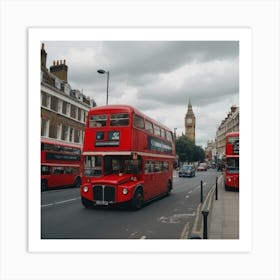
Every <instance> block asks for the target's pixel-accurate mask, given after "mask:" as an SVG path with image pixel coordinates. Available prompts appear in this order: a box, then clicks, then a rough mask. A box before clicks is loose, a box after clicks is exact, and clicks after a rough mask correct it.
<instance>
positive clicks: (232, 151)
mask: <svg viewBox="0 0 280 280" xmlns="http://www.w3.org/2000/svg"><path fill="white" fill-rule="evenodd" d="M225 156H226V168H225V189H226V190H230V189H239V132H230V133H227V134H226V151H225Z"/></svg>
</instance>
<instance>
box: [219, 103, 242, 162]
mask: <svg viewBox="0 0 280 280" xmlns="http://www.w3.org/2000/svg"><path fill="white" fill-rule="evenodd" d="M235 131H239V107H237V106H235V105H233V106H232V107H231V108H230V112H229V113H228V114H227V117H226V118H225V119H224V120H223V121H222V122H221V124H220V125H219V127H218V129H217V131H216V157H217V159H222V158H223V157H224V155H225V147H226V134H227V133H229V132H235Z"/></svg>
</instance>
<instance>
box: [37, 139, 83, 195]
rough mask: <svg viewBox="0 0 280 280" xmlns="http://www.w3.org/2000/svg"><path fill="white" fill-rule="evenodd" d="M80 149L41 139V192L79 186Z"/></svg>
mask: <svg viewBox="0 0 280 280" xmlns="http://www.w3.org/2000/svg"><path fill="white" fill-rule="evenodd" d="M81 151H82V147H81V145H77V144H66V143H64V142H61V141H57V140H51V139H45V138H41V190H42V191H45V190H48V189H49V188H54V187H64V186H76V187H80V185H81V173H82V170H81V163H82V154H81Z"/></svg>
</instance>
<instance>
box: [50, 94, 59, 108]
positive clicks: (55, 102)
mask: <svg viewBox="0 0 280 280" xmlns="http://www.w3.org/2000/svg"><path fill="white" fill-rule="evenodd" d="M51 109H52V110H53V111H56V112H58V98H57V97H55V96H52V97H51Z"/></svg>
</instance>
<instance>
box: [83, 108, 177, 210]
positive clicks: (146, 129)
mask: <svg viewBox="0 0 280 280" xmlns="http://www.w3.org/2000/svg"><path fill="white" fill-rule="evenodd" d="M174 157H175V147H174V140H173V135H172V132H171V130H170V129H169V128H167V127H165V126H163V125H162V124H160V123H158V122H156V121H154V120H152V119H150V118H149V117H147V116H145V115H144V114H142V113H141V112H140V111H138V110H137V109H136V108H133V107H131V106H127V105H110V106H102V107H95V108H92V109H91V110H90V111H89V112H88V116H87V121H86V127H85V136H84V146H83V158H84V161H83V163H84V164H83V169H84V173H83V177H82V185H81V199H82V203H83V205H84V206H85V207H91V206H93V205H109V204H118V203H127V204H128V205H130V206H131V207H132V208H133V209H135V210H137V209H140V208H141V207H142V205H143V203H145V202H146V201H149V200H151V199H154V198H156V197H159V196H162V195H165V194H169V193H170V191H171V189H172V187H173V160H174Z"/></svg>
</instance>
